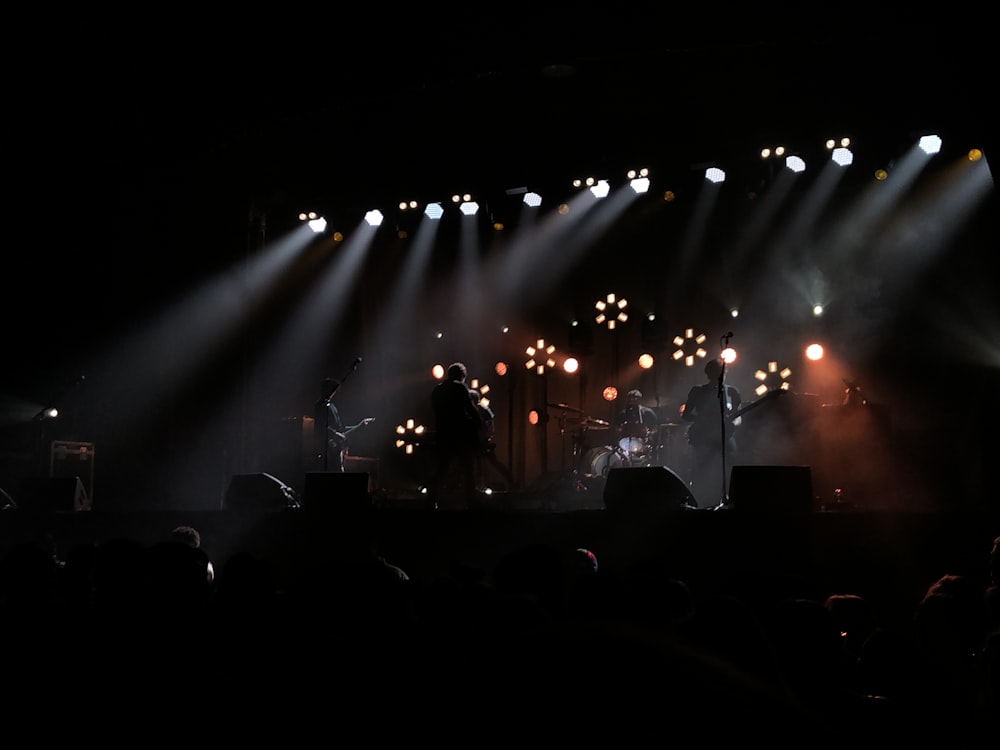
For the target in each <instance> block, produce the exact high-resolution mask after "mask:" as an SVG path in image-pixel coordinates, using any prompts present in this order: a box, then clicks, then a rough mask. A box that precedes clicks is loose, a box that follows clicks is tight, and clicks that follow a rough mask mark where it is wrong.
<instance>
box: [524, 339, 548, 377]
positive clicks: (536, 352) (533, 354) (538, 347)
mask: <svg viewBox="0 0 1000 750" xmlns="http://www.w3.org/2000/svg"><path fill="white" fill-rule="evenodd" d="M555 352H556V348H555V346H554V345H552V344H549V345H548V346H546V345H545V339H538V341H536V342H535V346H529V347H528V348H527V349H525V350H524V353H525V354H527V355H528V361H527V362H525V363H524V366H525V368H526V369H528V370H534V371H535V372H537V373H538V374H539V375H543V374H544V373H545V368H546V367H548V368H549V369H551V368H553V367H555V366H556V361H555V359H553V358H552V355H553V354H555ZM543 357H544V359H543Z"/></svg>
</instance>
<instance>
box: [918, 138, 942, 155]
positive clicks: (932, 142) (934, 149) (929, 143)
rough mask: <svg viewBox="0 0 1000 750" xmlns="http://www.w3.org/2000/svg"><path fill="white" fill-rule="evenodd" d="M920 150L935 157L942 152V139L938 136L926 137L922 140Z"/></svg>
mask: <svg viewBox="0 0 1000 750" xmlns="http://www.w3.org/2000/svg"><path fill="white" fill-rule="evenodd" d="M920 150H921V151H923V152H924V153H925V154H929V155H933V154H936V153H938V152H939V151H940V150H941V138H940V136H936V135H925V136H922V137H921V138H920Z"/></svg>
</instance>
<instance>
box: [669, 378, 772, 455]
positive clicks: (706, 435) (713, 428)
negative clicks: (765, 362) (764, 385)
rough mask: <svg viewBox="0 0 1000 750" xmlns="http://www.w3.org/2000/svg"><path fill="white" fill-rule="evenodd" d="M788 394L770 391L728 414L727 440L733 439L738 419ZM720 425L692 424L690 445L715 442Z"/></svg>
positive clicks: (699, 421)
mask: <svg viewBox="0 0 1000 750" xmlns="http://www.w3.org/2000/svg"><path fill="white" fill-rule="evenodd" d="M784 393H786V391H783V390H781V389H780V388H778V389H775V390H771V391H768V392H767V393H765V394H764V395H763V396H761V397H760V398H758V399H756V400H755V401H751V402H749V403H747V404H744V405H743V406H741V407H740V408H739V409H734V410H733V411H731V412H729V413H728V414H726V422H725V426H726V439H727V440H728V439H729V438H730V437H732V435H733V432H734V430H735V429H736V425H735V424H734V423H735V422H736V420H737V419H739V418H740V417H742V416H743V415H744V414H746V413H747V412H750V411H753V410H754V409H756V408H757V407H758V406H762V405H763V404H765V403H767V402H768V401H770V400H772V399H775V398H777V397H778V396H781V395H782V394H784ZM718 429H719V423H718V422H717V421H716V420H709V419H702V420H698V421H695V422H692V423H691V426H690V427H688V442H689V443H692V442H693V443H704V442H706V440H713V439H715V438H716V437H717V436H718Z"/></svg>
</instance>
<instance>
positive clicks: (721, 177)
mask: <svg viewBox="0 0 1000 750" xmlns="http://www.w3.org/2000/svg"><path fill="white" fill-rule="evenodd" d="M824 145H825V148H826V150H827V151H828V152H829V153H830V159H831V161H833V162H834V163H835V164H837V165H838V166H841V167H847V166H850V165H851V164H852V163H853V162H854V153H853V152H852V151H851V149H850V145H851V139H850V138H846V137H845V138H839V139H832V138H831V139H829V140H827V141H826V143H825V144H824ZM941 145H942V141H941V138H940V137H939V136H937V135H925V136H922V137H921V138H920V142H919V146H920V148H921V149H923V151H924V152H925V153H927V154H929V155H933V154H936V153H938V152H939V151H940V149H941ZM760 157H761V159H783V162H784V166H785V168H786V169H788V170H789V171H791V172H794V173H801V172H804V171H805V169H806V162H805V160H804V159H802V157H801V156H799V155H798V154H794V153H792V154H789V153H787V150H786V148H785V147H784V146H781V145H778V146H766V147H763V148H762V149H761V150H760ZM703 176H704V179H705V180H707V181H709V182H711V183H714V184H721V183H724V182H725V181H726V172H725V170H723V169H722V168H720V167H718V166H715V165H709V166H706V167H705V169H704V173H703ZM875 176H876V179H885V177H886V176H887V173H886V171H885V170H884V169H881V170H877V171H876V175H875ZM626 179H627V180H628V184H629V186H630V187H631V188H632V189H633V190H634V191H635V192H636V193H637V194H643V193H646V192H648V191H649V188H650V177H649V169H648V168H642V169H631V170H629V171H628V172H627V173H626ZM572 185H573V187H574V188H575V189H577V190H580V189H587V190H589V191H590V192H591V193H592V194H593V195H594V197H596V198H599V199H600V198H605V197H607V195H608V194H609V193H610V191H611V185H610V183H609V182H608V181H607V180H604V179H599V178H596V177H586V178H577V179H574V180H573V182H572ZM507 194H508V195H517V194H521V195H523V197H522V199H521V200H522V202H523V203H524V204H525V205H527V206H530V207H533V208H537V207H538V206H540V205H541V203H542V196H541V195H539V194H538V193H537V192H533V191H529V190H527V189H526V188H516V189H512V190H508V191H507ZM672 198H673V193H672V192H671V191H666V192H665V193H664V199H665V200H667V201H670V200H672ZM450 201H451V203H452V204H453V205H454V206H456V207H457V208H458V210H459V211H460V212H461V213H462V214H464V215H466V216H474V215H476V214H478V212H479V210H480V205H479V203H478V202H477V201H476V200H474V199H473V197H472V195H471V194H470V193H464V194H460V193H456V194H454V195H452V196H451V199H450ZM423 205H424V208H423V214H424V216H426V217H427V218H428V219H431V220H432V221H437V220H439V219H441V218H442V216H443V215H444V212H445V208H444V205H443V204H442V203H441V202H440V201H433V202H429V203H426V204H423ZM420 206H421V203H420V202H418V201H414V200H411V201H401V202H400V203H399V204H398V209H399V211H400V213H406V212H410V211H416V210H417V209H419V208H420ZM299 220H300V221H302V222H307V223H308V224H309V226H310V227H311V228H312V229H313V231H315V232H317V233H322V232H324V231H325V230H326V227H327V222H326V220H325V219H324V218H323V217H322V215H320V214H318V213H316V212H303V213H300V214H299ZM384 220H385V215H384V214H383V213H382V212H381V211H380V210H378V209H373V210H370V211H368V212H367V213H366V214H365V221H366V222H367V223H368V224H369V225H370V226H372V227H378V226H381V224H382V222H383V221H384Z"/></svg>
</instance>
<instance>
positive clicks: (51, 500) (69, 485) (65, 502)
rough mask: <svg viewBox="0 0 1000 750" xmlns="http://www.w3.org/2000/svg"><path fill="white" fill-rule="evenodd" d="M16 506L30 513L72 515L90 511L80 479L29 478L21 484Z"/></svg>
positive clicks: (85, 491)
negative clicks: (77, 512)
mask: <svg viewBox="0 0 1000 750" xmlns="http://www.w3.org/2000/svg"><path fill="white" fill-rule="evenodd" d="M16 504H17V507H18V509H19V510H22V511H26V512H29V513H72V512H75V511H81V510H90V498H89V496H88V495H87V490H86V488H84V486H83V482H82V481H81V480H80V477H76V476H72V477H69V476H67V477H28V478H26V479H24V480H23V481H22V482H21V490H20V492H19V493H18V495H17V498H16Z"/></svg>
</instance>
